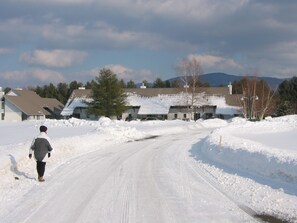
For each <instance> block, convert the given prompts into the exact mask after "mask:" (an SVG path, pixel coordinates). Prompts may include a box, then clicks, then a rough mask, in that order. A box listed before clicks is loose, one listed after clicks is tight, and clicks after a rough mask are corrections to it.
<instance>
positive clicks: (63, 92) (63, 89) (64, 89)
mask: <svg viewBox="0 0 297 223" xmlns="http://www.w3.org/2000/svg"><path fill="white" fill-rule="evenodd" d="M69 97H70V95H69V91H68V84H66V83H59V84H58V85H57V100H58V101H60V102H61V103H62V104H64V105H65V104H66V102H67V100H68V98H69Z"/></svg>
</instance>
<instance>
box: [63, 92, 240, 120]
mask: <svg viewBox="0 0 297 223" xmlns="http://www.w3.org/2000/svg"><path fill="white" fill-rule="evenodd" d="M196 90H197V91H196V92H197V93H199V95H200V96H199V100H196V101H195V102H194V105H195V106H198V107H201V106H206V105H216V103H217V100H216V102H214V103H212V102H211V101H209V97H211V96H214V97H216V98H218V97H221V98H222V99H221V101H222V103H224V104H227V105H231V106H240V103H238V100H236V99H237V98H238V96H236V95H229V88H228V87H199V88H197V89H196ZM125 92H126V93H128V98H127V102H128V104H129V105H130V106H139V107H140V109H139V114H152V113H154V114H167V113H168V111H169V108H170V107H171V106H184V105H186V104H187V102H186V101H185V100H186V99H185V98H186V96H185V95H186V94H183V93H185V89H183V88H126V89H125ZM91 94H92V91H91V90H90V89H76V90H74V91H73V92H72V94H71V95H70V97H69V99H68V101H67V103H66V105H65V107H64V109H63V111H62V112H61V115H64V116H69V115H72V113H73V111H74V109H75V108H77V107H87V104H86V103H85V101H86V100H92V99H91ZM225 98H226V99H225ZM229 103H230V104H229ZM152 104H153V105H154V106H153V110H152Z"/></svg>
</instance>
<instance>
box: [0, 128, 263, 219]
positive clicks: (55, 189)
mask: <svg viewBox="0 0 297 223" xmlns="http://www.w3.org/2000/svg"><path fill="white" fill-rule="evenodd" d="M208 133H209V132H208V131H207V130H200V131H197V130H195V131H191V132H186V133H184V134H181V133H179V134H175V135H167V136H161V137H156V138H152V139H147V140H142V141H134V142H128V143H123V144H120V145H117V146H112V147H109V148H104V149H100V150H97V151H94V152H91V153H88V154H85V155H81V156H79V157H76V158H73V159H71V160H69V161H68V162H66V163H64V164H62V165H61V166H59V167H57V168H56V169H55V170H53V171H51V172H50V173H49V172H48V173H46V174H45V178H46V181H45V182H44V183H36V185H35V186H33V187H32V189H31V190H30V191H29V192H28V193H26V194H25V195H24V196H23V197H22V198H21V199H20V200H19V201H18V204H17V205H16V206H14V208H13V209H11V211H10V213H9V214H7V215H6V216H4V219H2V220H1V222H27V223H42V222H48V223H51V222H53V223H59V222H61V223H62V222H63V223H67V222H69V223H73V222H102V223H112V222H114V223H125V222H126V223H128V222H129V223H134V222H139V223H146V222H147V223H158V222H160V223H161V222H162V223H174V222H183V223H184V222H187V223H190V222H257V220H256V219H255V218H253V217H252V216H251V213H248V212H245V211H244V210H245V209H244V208H242V207H241V206H240V204H239V203H238V201H235V200H233V199H232V198H231V197H230V196H227V195H225V193H224V191H222V190H221V189H220V186H219V185H218V184H216V183H215V181H212V179H211V176H208V174H207V172H205V171H203V169H200V168H199V165H200V164H199V162H196V161H195V159H194V158H193V157H191V154H190V152H189V151H190V150H191V148H192V146H193V145H194V144H196V143H197V141H199V140H200V139H201V138H204V137H205V136H206V135H207V134H208ZM49 174H50V175H49ZM32 180H33V179H32Z"/></svg>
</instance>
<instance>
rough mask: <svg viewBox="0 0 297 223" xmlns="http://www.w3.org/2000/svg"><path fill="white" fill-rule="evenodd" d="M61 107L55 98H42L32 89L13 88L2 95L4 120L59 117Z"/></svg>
mask: <svg viewBox="0 0 297 223" xmlns="http://www.w3.org/2000/svg"><path fill="white" fill-rule="evenodd" d="M63 107H64V106H63V104H62V103H61V102H59V101H58V100H57V99H55V98H42V97H40V96H39V95H37V94H36V93H35V92H34V91H30V90H22V89H13V90H10V91H9V92H8V93H7V94H6V95H5V96H4V120H5V121H24V120H41V119H46V118H54V119H59V118H60V117H61V116H60V113H61V111H62V109H63Z"/></svg>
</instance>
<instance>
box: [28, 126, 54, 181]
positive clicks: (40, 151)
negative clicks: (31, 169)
mask: <svg viewBox="0 0 297 223" xmlns="http://www.w3.org/2000/svg"><path fill="white" fill-rule="evenodd" d="M39 130H40V134H39V135H38V136H37V137H35V138H34V139H33V142H32V144H31V146H30V150H29V158H30V159H31V158H32V154H34V158H35V160H36V169H37V174H38V181H39V182H43V181H44V178H43V175H44V172H45V165H46V160H47V159H48V158H50V156H51V151H52V150H53V148H52V146H51V143H50V138H49V137H48V135H47V127H46V126H44V125H42V126H40V127H39Z"/></svg>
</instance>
